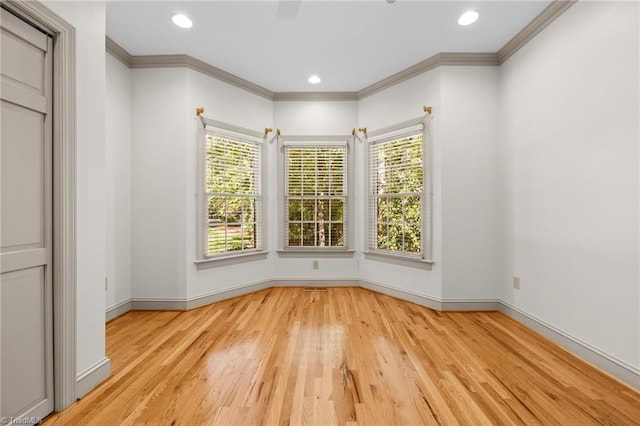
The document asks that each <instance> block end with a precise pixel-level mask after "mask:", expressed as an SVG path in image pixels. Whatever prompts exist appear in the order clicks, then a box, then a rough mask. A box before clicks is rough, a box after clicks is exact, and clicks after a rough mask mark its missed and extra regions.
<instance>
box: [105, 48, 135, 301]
mask: <svg viewBox="0 0 640 426" xmlns="http://www.w3.org/2000/svg"><path fill="white" fill-rule="evenodd" d="M105 163H106V193H105V201H106V204H107V211H106V229H107V232H106V240H107V252H106V268H107V279H108V287H107V291H106V307H107V310H108V309H109V308H111V307H113V306H117V305H118V304H120V303H123V302H127V301H128V300H129V299H131V70H130V69H129V67H127V66H126V65H124V64H123V63H122V62H120V61H119V60H117V59H116V58H114V57H113V56H111V55H110V54H107V55H106V149H105Z"/></svg>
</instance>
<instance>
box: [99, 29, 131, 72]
mask: <svg viewBox="0 0 640 426" xmlns="http://www.w3.org/2000/svg"><path fill="white" fill-rule="evenodd" d="M105 44H106V49H107V53H110V54H111V56H113V57H114V58H116V59H118V60H119V61H120V62H122V63H123V64H125V65H126V66H127V67H129V68H131V58H132V56H131V55H130V54H129V52H127V51H126V50H124V49H123V48H122V46H120V45H119V44H118V43H116V42H115V41H113V40H111V39H110V38H109V37H106V39H105Z"/></svg>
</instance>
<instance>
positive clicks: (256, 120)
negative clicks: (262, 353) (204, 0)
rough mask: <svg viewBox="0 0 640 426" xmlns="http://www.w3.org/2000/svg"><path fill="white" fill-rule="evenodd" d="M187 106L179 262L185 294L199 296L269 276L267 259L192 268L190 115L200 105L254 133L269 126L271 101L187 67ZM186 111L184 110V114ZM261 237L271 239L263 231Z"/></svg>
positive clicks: (267, 194) (193, 220)
mask: <svg viewBox="0 0 640 426" xmlns="http://www.w3.org/2000/svg"><path fill="white" fill-rule="evenodd" d="M187 99H188V101H187V109H186V110H184V111H182V112H181V113H182V114H183V115H185V114H186V117H185V119H186V120H187V122H188V127H187V133H186V135H185V136H186V141H187V142H186V143H185V144H184V150H185V162H184V164H183V166H184V168H185V170H186V172H187V179H186V186H185V187H184V188H183V197H184V198H183V199H184V202H185V203H186V206H187V210H186V216H185V218H184V219H185V222H186V224H187V227H186V234H185V236H186V256H184V257H183V258H182V259H181V260H182V261H183V262H184V263H185V267H186V271H187V281H188V297H189V298H194V297H198V296H203V295H210V294H215V293H219V292H221V291H223V290H228V289H233V288H235V287H238V286H245V285H249V284H252V283H257V282H260V281H264V280H267V279H269V278H270V277H271V276H272V275H273V273H272V268H271V262H270V261H269V260H267V259H261V260H254V261H251V262H244V263H239V264H235V265H228V266H214V267H212V268H211V269H205V270H200V271H198V270H197V269H196V266H195V264H194V263H193V262H194V261H195V260H196V217H197V215H196V211H197V210H196V198H195V194H196V189H197V185H196V182H197V180H196V179H197V173H196V172H197V155H196V154H197V151H196V126H199V125H200V123H199V120H197V119H196V115H195V110H196V108H197V107H204V109H205V112H204V116H205V117H207V118H212V119H214V120H217V121H222V122H225V123H228V124H233V125H236V126H241V127H244V128H247V129H252V130H255V131H262V130H264V128H265V127H272V125H273V105H272V102H271V101H270V100H268V99H266V98H263V97H261V96H257V95H254V94H252V93H249V92H247V91H245V90H242V89H239V88H237V87H235V86H231V85H229V84H227V83H223V82H221V81H218V80H216V79H213V78H211V77H209V76H207V75H205V74H202V73H199V72H196V71H193V70H187ZM185 111H186V112H185ZM265 166H266V167H268V168H271V167H273V164H271V163H270V162H269V161H266V162H265ZM265 191H266V192H265V193H264V194H263V197H265V205H268V203H269V198H270V197H272V196H273V195H272V192H273V191H274V188H273V187H272V186H270V185H266V187H265ZM265 213H266V214H267V217H268V218H269V219H271V216H272V211H271V209H270V208H267V209H266V212H265ZM266 231H267V234H268V235H267V237H266V241H267V242H268V241H270V239H271V238H272V237H275V235H273V234H272V233H271V232H270V231H271V230H270V229H269V228H268V229H266Z"/></svg>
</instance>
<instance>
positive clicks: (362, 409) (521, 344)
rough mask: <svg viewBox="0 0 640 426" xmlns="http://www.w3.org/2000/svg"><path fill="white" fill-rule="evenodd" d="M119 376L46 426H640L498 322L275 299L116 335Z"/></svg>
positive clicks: (361, 298)
mask: <svg viewBox="0 0 640 426" xmlns="http://www.w3.org/2000/svg"><path fill="white" fill-rule="evenodd" d="M107 355H108V356H109V357H110V358H111V361H112V363H113V364H112V365H113V372H112V375H111V377H110V378H109V379H108V380H107V381H105V382H104V383H103V384H101V385H100V386H99V387H98V388H97V389H95V390H94V391H92V392H91V393H89V394H88V395H87V396H85V397H84V398H83V399H82V400H81V401H79V402H78V403H76V404H74V405H73V406H71V407H70V408H69V409H67V410H66V411H64V412H62V413H59V414H56V415H54V416H51V417H50V418H49V419H47V421H46V424H47V425H54V424H55V425H58V424H73V425H93V424H108V425H127V424H150V425H155V424H158V425H173V424H184V425H198V424H217V425H254V424H255V425H258V424H265V425H276V424H314V425H330V424H340V425H356V424H358V425H430V424H442V425H445V424H446V425H449V424H464V425H488V424H527V425H534V424H543V425H554V424H561V425H588V424H616V425H632V424H640V394H639V393H637V392H635V391H633V390H631V389H630V388H628V387H626V386H624V385H622V384H620V383H619V382H617V381H615V380H613V379H612V378H610V377H608V376H607V375H605V374H604V373H602V372H600V371H598V370H597V369H595V368H593V367H591V366H589V365H588V364H586V363H584V362H582V361H580V360H579V359H577V358H575V357H574V356H572V355H570V354H568V353H567V352H565V351H564V350H562V349H561V348H559V347H558V346H556V345H554V344H552V343H551V342H549V341H548V340H546V339H545V338H543V337H541V336H539V335H537V334H535V333H533V332H532V331H530V330H529V329H527V328H525V327H523V326H521V325H519V324H518V323H516V322H515V321H513V320H511V319H510V318H508V317H506V316H505V315H503V314H501V313H497V312H489V313H487V312H484V313H439V312H435V311H432V310H430V309H427V308H424V307H421V306H418V305H414V304H411V303H408V302H404V301H400V300H398V299H394V298H392V297H388V296H385V295H381V294H378V293H373V292H370V291H368V290H364V289H360V288H330V289H328V290H321V291H310V290H305V289H301V288H273V289H268V290H263V291H260V292H257V293H253V294H250V295H247V296H243V297H238V298H234V299H230V300H227V301H223V302H219V303H215V304H212V305H209V306H206V307H203V308H199V309H195V310H192V311H188V312H142V311H137V312H129V313H127V314H125V315H123V316H121V317H119V318H117V319H115V320H113V321H111V322H110V323H109V324H108V325H107Z"/></svg>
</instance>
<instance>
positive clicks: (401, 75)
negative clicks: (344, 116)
mask: <svg viewBox="0 0 640 426" xmlns="http://www.w3.org/2000/svg"><path fill="white" fill-rule="evenodd" d="M446 65H458V66H481V65H489V66H497V65H499V63H498V56H497V55H496V54H495V53H437V54H435V55H433V56H432V57H430V58H427V59H425V60H424V61H422V62H418V63H417V64H415V65H412V66H410V67H409V68H406V69H404V70H402V71H400V72H398V73H396V74H393V75H392V76H389V77H387V78H385V79H382V80H380V81H379V82H377V83H373V84H372V85H370V86H367V87H365V88H364V89H362V90H359V91H358V92H357V93H358V99H363V98H366V97H367V96H371V95H373V94H374V93H378V92H380V91H382V90H385V89H388V88H389V87H391V86H395V85H396V84H398V83H402V82H403V81H405V80H408V79H410V78H413V77H416V76H418V75H420V74H423V73H425V72H427V71H430V70H432V69H434V68H437V67H440V66H446Z"/></svg>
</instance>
